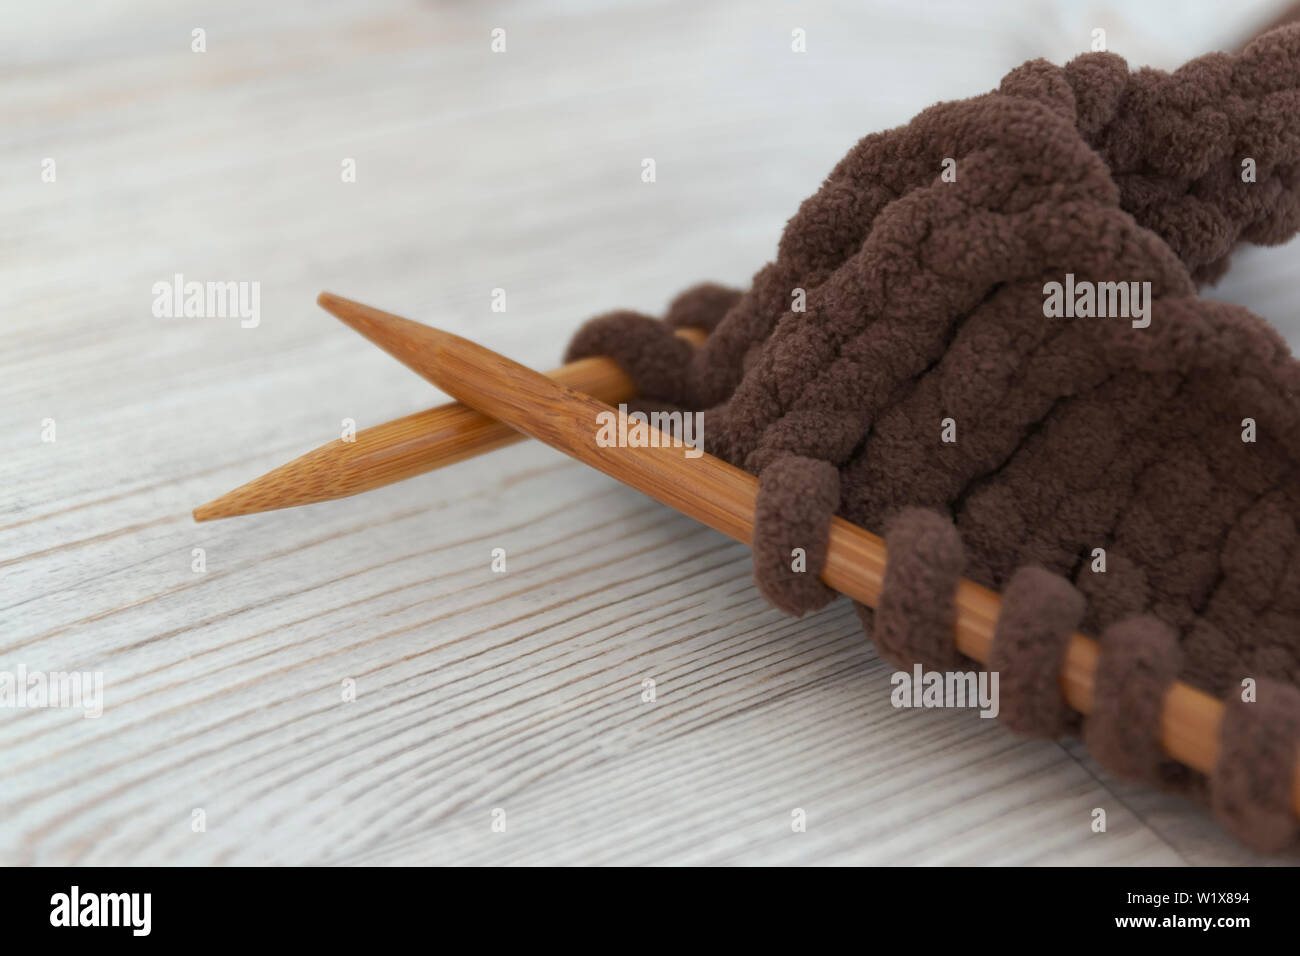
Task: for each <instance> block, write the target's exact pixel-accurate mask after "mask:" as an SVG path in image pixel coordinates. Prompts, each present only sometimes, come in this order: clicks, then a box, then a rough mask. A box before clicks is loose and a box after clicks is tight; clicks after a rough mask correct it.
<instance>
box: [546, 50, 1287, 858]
mask: <svg viewBox="0 0 1300 956" xmlns="http://www.w3.org/2000/svg"><path fill="white" fill-rule="evenodd" d="M1298 117H1300V26H1297V25H1292V26H1284V27H1281V28H1279V29H1276V30H1273V31H1271V32H1269V33H1267V34H1265V35H1263V36H1261V37H1259V38H1257V39H1256V40H1254V41H1253V42H1252V43H1251V44H1250V45H1249V46H1247V47H1246V48H1245V49H1244V50H1243V51H1242V52H1240V53H1239V54H1236V55H1230V54H1224V53H1215V54H1210V55H1208V56H1204V57H1201V58H1199V59H1197V60H1194V61H1192V62H1190V63H1188V64H1186V65H1185V66H1183V67H1182V68H1181V69H1179V70H1176V71H1174V72H1172V73H1165V72H1161V71H1156V70H1149V69H1140V70H1136V71H1132V72H1131V71H1130V70H1129V69H1128V67H1127V65H1126V64H1125V62H1124V60H1122V59H1121V58H1120V57H1118V56H1115V55H1113V54H1110V53H1090V54H1085V55H1083V56H1080V57H1078V58H1077V59H1075V60H1073V61H1072V62H1070V63H1069V64H1067V65H1066V66H1064V67H1058V66H1053V65H1051V64H1049V63H1047V62H1045V61H1042V60H1033V61H1030V62H1028V63H1025V64H1024V65H1023V66H1021V67H1019V68H1017V69H1015V70H1013V71H1012V72H1010V73H1009V74H1007V76H1006V77H1005V78H1004V79H1003V81H1002V83H1001V85H1000V86H999V87H998V89H997V90H995V91H993V92H990V93H987V94H984V95H981V96H976V97H973V98H971V99H968V100H962V101H958V102H951V103H941V104H938V105H936V106H933V107H931V108H929V109H927V110H925V111H924V112H922V113H921V114H919V115H918V116H917V117H916V118H915V119H914V120H913V121H912V122H911V123H909V124H907V125H906V126H903V127H900V128H898V129H894V130H891V131H888V132H884V133H877V134H872V135H870V136H867V137H866V138H865V139H863V140H862V141H861V142H859V143H858V144H857V145H856V146H855V147H854V148H853V149H852V150H851V151H850V152H849V154H848V155H847V156H845V157H844V159H843V160H841V161H840V163H839V164H838V165H837V166H836V167H835V168H834V170H832V172H831V174H830V176H829V177H828V178H827V179H826V181H825V182H824V184H823V185H822V187H821V189H820V190H818V192H817V193H816V194H815V195H813V196H812V197H810V198H809V199H807V200H805V201H804V203H803V204H802V205H801V206H800V208H799V211H798V212H797V213H796V214H795V216H794V217H793V218H792V219H791V220H790V221H789V223H788V225H787V227H786V229H785V231H784V234H783V235H782V237H781V241H780V245H779V249H778V254H777V257H776V260H775V261H773V262H770V263H768V264H767V265H766V266H764V267H763V268H762V269H761V270H760V271H759V272H758V273H757V274H756V275H755V276H754V279H753V283H752V285H751V287H750V288H749V289H748V290H747V291H744V292H737V291H733V290H727V289H723V288H720V287H718V286H714V285H704V286H698V287H696V288H694V289H691V290H689V291H687V292H686V293H684V294H683V295H681V296H680V297H679V298H678V299H677V300H676V301H675V302H674V303H673V304H672V306H671V307H670V309H669V312H668V315H667V316H666V319H665V320H664V321H659V320H656V319H653V318H651V317H649V316H644V315H639V314H635V313H630V312H617V313H612V314H610V315H606V316H603V317H601V318H598V319H595V320H593V321H591V322H590V323H588V324H587V325H586V326H584V327H583V328H582V329H581V330H580V331H579V332H578V333H577V335H576V336H575V338H574V339H573V342H572V343H571V345H570V348H569V351H568V358H569V359H571V360H572V359H576V358H579V357H583V356H588V355H597V354H599V355H608V356H611V357H613V358H614V359H616V360H617V361H618V362H619V363H620V364H621V365H622V366H623V368H624V369H625V370H626V371H627V372H628V374H629V375H630V376H631V377H632V379H633V380H634V381H635V382H636V384H637V386H638V388H639V394H640V395H641V396H642V397H643V398H644V399H645V400H646V401H647V402H652V403H654V405H655V407H663V406H665V405H668V406H673V407H678V408H683V409H687V410H699V411H704V413H705V417H704V432H703V434H704V439H705V447H706V449H707V450H708V451H709V452H711V453H713V454H715V455H718V456H719V457H721V458H723V459H725V460H727V461H729V462H731V463H733V464H735V465H738V466H740V467H742V468H745V469H746V470H748V471H750V472H752V473H754V474H756V475H757V476H758V478H759V486H760V494H759V508H758V511H757V523H756V532H755V540H754V545H755V556H754V558H755V569H756V575H757V579H758V584H759V587H760V589H761V590H762V593H763V594H764V595H765V596H767V597H768V598H769V599H770V600H771V601H772V602H773V603H774V604H776V605H777V606H779V607H781V608H782V609H784V610H787V611H789V612H792V613H802V612H804V611H806V610H811V609H813V608H816V607H818V606H820V605H821V604H823V603H825V601H826V600H828V599H829V597H830V596H831V595H830V592H828V590H827V589H826V588H825V587H824V585H822V584H820V582H818V581H816V580H815V578H816V573H817V571H818V569H819V566H820V561H821V560H822V558H824V555H825V547H826V535H827V529H828V526H829V517H830V514H831V513H832V512H836V513H838V514H840V515H842V516H844V517H845V518H847V519H848V520H850V521H853V522H855V523H857V524H860V525H862V526H863V527H866V528H869V529H873V530H877V531H885V533H886V537H887V542H888V544H889V548H890V561H889V569H888V570H887V572H886V574H887V580H886V585H885V592H884V594H883V596H882V598H881V601H880V607H879V610H877V611H876V612H874V614H873V612H872V611H871V610H869V609H867V608H864V607H860V608H859V611H860V614H861V616H862V618H863V621H864V624H865V625H866V626H867V628H868V630H869V631H873V630H874V636H875V639H876V641H877V644H878V646H879V647H880V649H881V652H882V654H884V656H886V657H887V658H888V659H889V660H891V661H893V662H895V663H897V664H900V665H901V664H909V663H911V662H920V663H922V664H924V665H926V666H930V667H935V668H943V667H951V666H953V665H954V661H955V657H954V652H953V651H952V649H951V634H952V630H951V615H952V602H951V588H952V587H953V586H954V584H955V581H956V579H957V577H959V576H961V575H965V576H966V577H969V578H971V579H973V580H974V581H976V582H978V583H980V584H983V585H985V586H987V587H991V588H995V589H998V590H1003V589H1007V591H1008V596H1007V605H1006V607H1004V612H1003V613H1004V615H1009V616H1008V617H1006V618H1005V620H1004V621H1003V622H1000V623H999V628H998V633H997V637H996V639H995V642H994V649H993V661H994V663H996V664H997V666H998V667H999V668H1002V669H1005V670H1006V671H1007V673H1008V675H1010V677H1011V679H1010V682H1009V684H1008V685H1007V689H1008V693H1009V694H1010V695H1011V697H1010V698H1009V702H1010V704H1011V705H1010V706H1008V707H1005V708H1004V709H1003V710H1002V716H1003V719H1004V720H1005V721H1007V722H1008V723H1009V724H1010V725H1011V726H1012V727H1013V728H1014V729H1016V730H1018V731H1020V732H1024V733H1037V734H1040V735H1048V736H1052V735H1057V734H1059V733H1062V732H1064V731H1065V730H1066V729H1068V726H1069V713H1068V712H1067V711H1065V709H1064V705H1063V703H1062V702H1061V701H1060V699H1059V695H1060V690H1059V687H1058V686H1057V682H1056V681H1055V680H1054V679H1053V677H1052V675H1053V674H1055V673H1059V665H1060V659H1061V655H1062V654H1063V652H1064V651H1063V646H1064V645H1063V642H1064V640H1065V639H1066V638H1067V637H1068V634H1069V632H1070V631H1071V630H1072V629H1074V628H1075V627H1081V628H1082V629H1084V630H1087V631H1089V632H1090V633H1094V634H1101V635H1103V638H1102V648H1103V651H1102V658H1101V664H1100V669H1099V675H1098V677H1099V680H1100V681H1104V682H1106V683H1105V685H1104V687H1103V688H1102V689H1101V690H1100V691H1099V693H1098V702H1097V706H1096V709H1095V711H1094V713H1093V714H1092V716H1090V717H1089V718H1088V719H1087V721H1086V722H1085V727H1084V730H1083V735H1084V739H1085V740H1086V741H1087V743H1088V745H1089V747H1090V750H1091V751H1092V752H1093V754H1094V755H1095V756H1096V757H1097V758H1098V759H1099V760H1100V761H1101V762H1103V763H1104V764H1105V765H1106V766H1108V767H1109V768H1111V769H1112V770H1114V771H1115V772H1117V773H1121V774H1124V775H1127V776H1136V777H1141V778H1146V779H1150V780H1158V781H1160V782H1162V783H1164V784H1165V785H1167V786H1172V787H1177V788H1180V789H1183V790H1185V791H1186V792H1189V793H1192V794H1200V793H1202V792H1205V793H1206V796H1207V799H1209V800H1210V802H1211V804H1212V806H1214V807H1215V810H1216V812H1217V813H1218V814H1219V816H1220V818H1221V819H1222V820H1223V821H1224V822H1225V823H1226V824H1227V825H1228V826H1230V827H1231V828H1232V829H1233V830H1234V832H1236V833H1237V834H1238V835H1240V836H1241V837H1242V838H1243V839H1245V840H1248V841H1249V842H1251V843H1252V844H1253V845H1256V846H1261V847H1267V848H1276V847H1279V846H1281V845H1283V844H1285V843H1286V842H1287V841H1289V840H1291V839H1293V838H1294V837H1295V835H1296V829H1295V825H1294V823H1295V821H1294V817H1293V816H1292V815H1291V813H1290V812H1289V800H1288V795H1289V781H1290V779H1291V774H1292V772H1293V767H1294V763H1295V755H1296V751H1297V747H1300V731H1297V730H1296V728H1297V727H1300V715H1297V714H1296V713H1293V712H1291V711H1287V713H1289V714H1290V716H1289V718H1288V720H1287V721H1274V722H1273V723H1272V724H1271V725H1270V726H1273V727H1281V728H1282V730H1280V731H1278V732H1277V733H1280V734H1281V737H1278V736H1277V733H1274V734H1273V736H1272V737H1270V741H1269V742H1268V743H1267V745H1264V744H1260V743H1259V741H1258V740H1256V737H1258V734H1257V733H1255V731H1253V730H1252V729H1251V728H1254V727H1257V726H1259V722H1258V721H1257V720H1254V719H1252V718H1251V717H1248V716H1241V715H1240V713H1239V712H1240V710H1241V707H1237V706H1233V707H1232V708H1230V710H1231V713H1233V714H1238V716H1235V717H1233V718H1232V722H1231V725H1230V726H1231V733H1229V730H1228V725H1225V732H1224V735H1223V736H1224V741H1223V746H1222V747H1221V750H1222V751H1223V753H1224V756H1223V758H1222V759H1221V761H1220V763H1221V766H1222V767H1223V768H1224V769H1223V770H1222V772H1218V771H1216V773H1215V774H1212V775H1211V777H1210V779H1208V780H1207V779H1205V778H1204V777H1201V776H1200V775H1197V774H1195V773H1193V772H1191V771H1187V772H1185V773H1184V772H1181V768H1179V770H1178V771H1171V770H1170V768H1169V766H1168V760H1167V758H1165V757H1164V756H1163V755H1162V754H1161V752H1160V748H1159V746H1158V743H1157V739H1158V727H1156V726H1155V722H1156V720H1155V715H1158V714H1159V708H1160V705H1161V700H1162V695H1163V690H1164V687H1165V685H1167V684H1168V682H1170V681H1172V680H1174V679H1182V680H1185V681H1188V682H1189V683H1191V684H1193V685H1195V686H1197V687H1200V688H1201V689H1203V690H1206V691H1208V692H1210V693H1212V694H1215V695H1220V696H1224V697H1225V699H1227V700H1228V701H1230V702H1231V701H1234V700H1236V698H1237V697H1238V696H1239V694H1240V690H1241V682H1242V680H1243V678H1247V677H1249V678H1254V679H1256V680H1261V679H1269V680H1272V681H1276V682H1279V683H1280V684H1281V685H1291V686H1290V687H1289V688H1288V690H1294V685H1297V684H1300V531H1298V523H1300V363H1297V362H1296V360H1295V359H1293V358H1292V357H1291V355H1290V352H1289V351H1288V349H1287V347H1286V345H1285V343H1284V342H1283V341H1282V339H1281V338H1280V337H1279V336H1278V334H1277V333H1276V332H1275V331H1274V330H1273V329H1272V328H1271V327H1270V326H1269V325H1268V324H1267V323H1266V322H1264V321H1263V320H1262V319H1260V318H1257V317H1256V316H1254V315H1252V314H1251V313H1250V312H1249V311H1247V310H1246V309H1244V308H1241V307H1239V306H1236V305H1232V304H1227V303H1222V302H1214V301H1209V300H1206V299H1202V298H1200V297H1198V295H1197V288H1198V286H1200V285H1202V284H1204V283H1206V282H1210V281H1213V280H1215V279H1217V278H1218V277H1219V276H1221V275H1222V274H1223V272H1224V270H1225V269H1226V268H1227V266H1228V261H1229V256H1230V254H1231V252H1232V250H1233V248H1234V246H1236V245H1237V244H1238V243H1239V242H1243V241H1245V242H1251V243H1256V244H1274V243H1280V242H1284V241H1286V240H1287V239H1289V238H1290V237H1291V236H1292V235H1293V234H1294V233H1295V232H1296V230H1297V227H1300V123H1297V122H1296V120H1297V118H1298ZM945 160H954V161H955V163H945ZM1247 161H1249V163H1247ZM1252 164H1253V172H1254V175H1253V181H1246V180H1247V179H1249V178H1250V177H1249V176H1245V177H1244V176H1243V171H1244V170H1246V169H1247V167H1248V166H1250V165H1252ZM945 170H949V175H946V176H945V175H944V172H945ZM954 171H955V179H954V177H953V176H952V175H951V172H954ZM1067 273H1068V274H1070V275H1072V276H1073V279H1074V281H1075V282H1094V283H1114V282H1124V283H1128V282H1149V283H1150V289H1151V301H1150V303H1149V304H1150V324H1149V326H1148V327H1145V328H1140V327H1134V324H1133V323H1132V322H1131V321H1130V320H1129V318H1127V317H1107V318H1101V317H1076V318H1064V317H1062V318H1055V317H1053V318H1049V317H1046V316H1045V310H1044V300H1045V285H1046V284H1047V283H1050V282H1063V281H1065V280H1066V275H1067ZM801 300H802V302H803V304H804V308H803V310H802V311H794V308H795V307H796V306H797V305H798V304H799V303H800V301H801ZM683 325H695V326H700V327H703V328H705V329H708V330H709V331H710V336H709V339H708V341H707V343H706V344H705V345H703V346H702V347H701V348H699V349H697V350H692V349H691V347H690V346H689V345H688V344H686V343H685V342H683V341H681V340H679V339H677V338H675V337H674V336H673V335H672V333H671V329H672V328H675V327H678V326H683ZM1247 419H1250V420H1251V422H1253V425H1252V424H1251V423H1249V422H1246V421H1245V420H1247ZM1251 429H1253V432H1254V435H1253V437H1254V441H1245V440H1243V436H1244V435H1247V434H1248V433H1249V431H1250V430H1251ZM953 438H955V440H945V439H953ZM917 509H924V510H925V511H927V512H928V513H929V514H928V517H927V516H923V515H919V514H918V512H917ZM944 526H947V527H948V528H950V529H952V530H951V533H950V534H945V532H944V531H943V527H944ZM796 547H801V548H804V549H805V550H806V552H807V554H808V556H809V561H808V570H807V572H805V573H800V572H798V571H795V570H792V562H791V560H790V555H791V550H792V549H793V548H796ZM1095 549H1101V551H1096V550H1095ZM1098 555H1100V556H1102V558H1104V562H1105V564H1104V568H1105V569H1104V571H1103V570H1098V568H1099V565H1098V561H1097V557H1096V556H1098ZM1027 566H1032V567H1034V568H1037V569H1038V570H1037V571H1036V572H1035V574H1044V575H1052V576H1055V579H1056V580H1055V581H1054V582H1053V583H1052V584H1051V585H1050V587H1048V588H1046V589H1044V593H1051V594H1054V595H1057V596H1058V597H1059V600H1055V601H1050V602H1049V601H1043V600H1037V599H1036V597H1035V594H1034V593H1033V589H1032V588H1031V587H1030V586H1028V585H1026V584H1024V582H1023V579H1022V578H1020V577H1018V576H1017V575H1018V573H1020V574H1023V571H1022V570H1021V569H1023V568H1025V567H1027ZM1017 584H1019V586H1017ZM945 589H947V591H946V592H945ZM873 624H874V627H873ZM1263 686H1264V685H1262V684H1261V688H1262V687H1263ZM1261 692H1262V691H1261ZM1294 696H1295V695H1287V694H1282V693H1275V694H1273V698H1274V701H1273V703H1270V704H1269V706H1270V707H1273V708H1275V709H1276V708H1277V707H1283V705H1281V704H1278V703H1277V701H1278V700H1285V701H1293V698H1294ZM1241 706H1242V707H1245V708H1247V710H1248V709H1249V707H1250V706H1252V705H1250V704H1244V705H1241ZM1283 709H1285V707H1283ZM1260 733H1262V731H1260ZM1270 733H1272V731H1270ZM1252 741H1253V742H1252ZM1252 747H1253V748H1254V750H1253V751H1251V752H1266V753H1268V754H1270V755H1272V756H1274V757H1276V760H1275V761H1274V762H1273V763H1272V764H1270V765H1268V766H1267V767H1259V766H1253V767H1251V768H1249V769H1243V766H1244V765H1243V763H1242V761H1243V759H1244V758H1243V757H1242V754H1243V753H1246V752H1247V749H1249V748H1252ZM1261 747H1263V751H1260V748H1261ZM1234 748H1235V749H1234ZM1280 780H1285V781H1286V782H1287V784H1288V785H1287V786H1281V785H1280V784H1278V781H1280ZM1210 791H1213V792H1210ZM1220 791H1221V792H1220Z"/></svg>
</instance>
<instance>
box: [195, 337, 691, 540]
mask: <svg viewBox="0 0 1300 956" xmlns="http://www.w3.org/2000/svg"><path fill="white" fill-rule="evenodd" d="M677 335H678V336H679V337H680V338H682V339H685V340H686V341H687V342H690V343H691V344H692V345H696V346H698V345H700V344H701V343H703V341H704V339H705V333H704V332H703V331H702V330H701V329H694V328H687V329H678V330H677ZM550 377H551V378H553V379H555V381H557V382H560V383H561V384H563V385H567V386H568V387H569V388H573V389H576V390H577V391H579V392H585V393H586V394H588V395H591V396H593V397H595V398H598V399H600V400H601V401H602V402H608V403H610V404H613V405H617V404H618V403H619V402H623V401H627V399H629V398H632V397H633V396H634V395H635V394H636V389H635V388H634V386H633V384H632V380H631V379H630V378H628V376H627V373H625V372H624V371H623V370H622V369H621V368H619V366H618V363H616V362H615V361H614V360H613V359H608V358H585V359H579V360H578V361H576V362H570V363H569V364H568V365H565V366H563V367H562V368H558V369H556V370H555V371H553V372H551V373H550ZM524 438H525V436H524V435H522V434H520V433H519V432H518V431H516V430H515V429H513V428H511V427H510V426H509V425H505V424H502V423H501V422H499V421H497V420H496V419H494V418H489V417H488V416H487V415H484V414H482V413H480V412H476V411H474V409H472V408H466V407H465V406H464V405H462V404H460V403H459V402H451V403H449V404H447V405H439V406H437V407H436V408H429V409H426V410H424V411H422V412H416V413H415V414H413V415H406V416H404V417H402V418H395V419H393V420H392V421H391V422H385V423H384V424H382V425H375V426H374V427H372V428H364V429H362V430H361V431H359V432H357V434H356V440H355V441H346V442H345V441H340V440H337V439H336V440H334V441H331V442H327V443H326V444H324V445H321V446H320V447H318V448H315V449H313V450H311V451H309V452H307V454H305V455H301V456H299V457H298V458H295V459H294V460H293V461H290V462H286V463H285V464H283V465H280V466H279V467H278V468H274V469H272V470H271V471H268V472H267V473H266V474H264V475H261V476H260V477H258V478H254V479H253V480H252V481H249V482H247V483H245V484H242V485H240V486H239V487H238V488H236V489H234V490H233V491H228V492H226V493H225V494H224V495H222V496H221V497H219V498H216V499H214V500H212V501H209V502H208V503H207V504H204V505H199V507H197V508H195V509H194V520H195V521H211V520H213V519H216V518H233V517H235V516H237V515H247V514H255V513H256V512H259V511H274V510H276V509H279V508H295V507H297V506H298V505H310V504H315V503H317V502H320V501H333V500H334V499H335V498H346V497H348V496H349V495H356V494H360V493H361V492H363V491H370V490H371V489H373V488H381V487H383V486H384V485H391V484H393V483H394V482H398V481H404V480H406V479H407V478H413V477H415V476H416V475H421V474H424V473H425V472H426V471H433V470H434V469H435V468H442V467H443V466H445V465H450V464H452V463H454V462H458V461H463V460H464V459H466V458H473V457H474V456H475V455H481V454H483V453H484V452H489V451H494V450H495V449H497V448H504V447H505V446H506V445H512V444H514V443H515V442H518V441H523V439H524Z"/></svg>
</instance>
